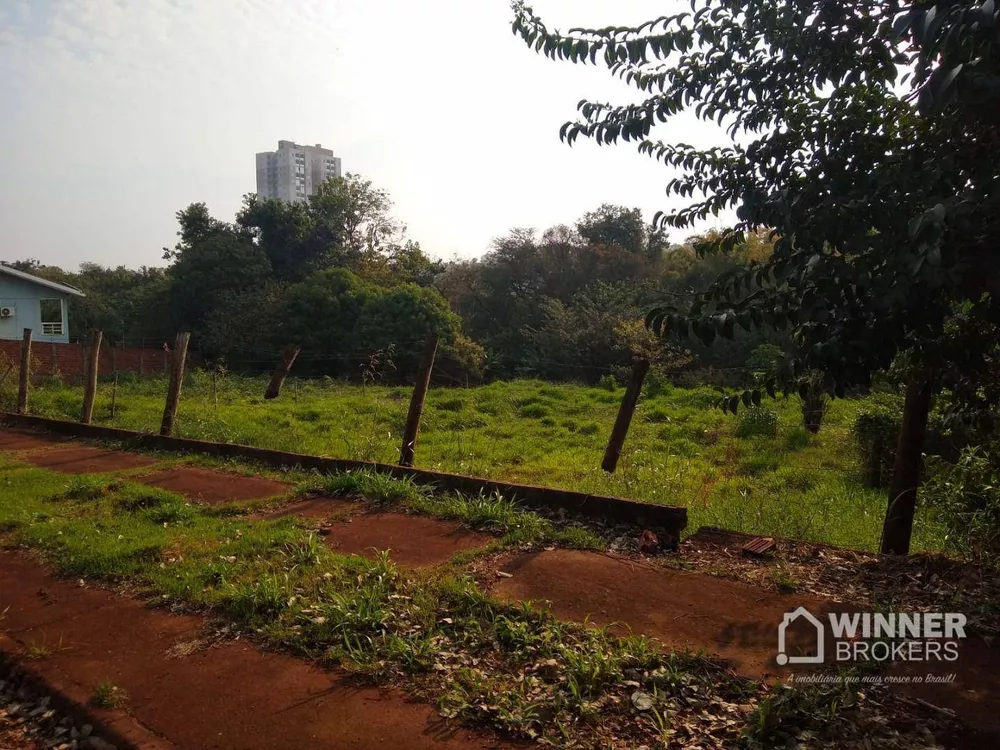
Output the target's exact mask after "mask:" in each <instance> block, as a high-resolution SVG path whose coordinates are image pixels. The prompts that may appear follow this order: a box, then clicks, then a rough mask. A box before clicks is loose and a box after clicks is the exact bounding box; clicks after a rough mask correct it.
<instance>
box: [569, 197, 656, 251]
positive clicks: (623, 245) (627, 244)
mask: <svg viewBox="0 0 1000 750" xmlns="http://www.w3.org/2000/svg"><path fill="white" fill-rule="evenodd" d="M576 231H577V232H578V233H579V234H580V236H581V237H583V239H584V240H586V241H587V243H588V244H590V245H604V246H607V247H616V248H619V249H620V250H625V251H627V252H630V253H635V254H637V255H646V256H648V257H649V258H651V259H655V258H658V257H659V255H660V253H662V252H663V250H664V249H665V248H666V246H667V242H666V236H665V235H664V233H663V232H662V231H661V230H660V229H658V228H652V229H650V228H648V227H647V226H646V223H645V222H644V221H643V220H642V211H641V210H640V209H638V208H631V209H630V208H625V207H624V206H614V205H612V204H610V203H605V204H604V205H602V206H601V207H600V208H598V209H597V210H596V211H589V212H588V213H586V214H584V215H583V218H582V219H580V221H578V222H577V224H576Z"/></svg>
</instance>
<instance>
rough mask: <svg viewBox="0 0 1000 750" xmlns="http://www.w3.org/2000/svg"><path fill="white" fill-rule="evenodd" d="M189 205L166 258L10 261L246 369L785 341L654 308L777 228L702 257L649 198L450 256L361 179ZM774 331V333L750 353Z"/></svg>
mask: <svg viewBox="0 0 1000 750" xmlns="http://www.w3.org/2000/svg"><path fill="white" fill-rule="evenodd" d="M177 219H178V222H179V225H180V229H179V231H178V235H179V238H180V239H179V242H178V243H177V245H176V246H175V247H174V248H172V249H169V248H165V249H164V259H165V260H168V261H169V265H168V266H166V267H165V268H148V267H143V268H140V269H138V270H133V269H129V268H125V267H124V266H119V267H118V268H105V267H102V266H100V265H97V264H93V263H83V264H82V265H81V266H80V270H79V272H76V273H72V272H68V271H64V270H62V269H60V268H57V267H53V266H43V265H41V264H39V263H38V262H37V261H33V260H23V261H18V262H15V263H11V264H10V265H13V266H14V267H16V268H19V269H21V270H25V271H28V272H30V273H34V274H37V275H39V276H44V277H46V278H50V279H53V280H56V281H62V282H65V283H69V284H72V285H74V286H77V287H79V288H80V289H82V290H83V291H84V292H85V293H86V294H87V296H86V297H85V298H83V299H78V300H73V301H72V303H71V308H70V336H71V338H74V339H79V338H83V337H84V336H85V335H86V332H87V331H88V330H90V329H91V328H100V329H102V330H103V331H104V333H105V337H106V340H108V341H111V342H120V341H121V342H127V343H129V344H135V343H138V342H141V341H144V342H145V343H147V344H153V345H159V343H161V342H169V341H171V340H172V338H173V335H174V334H175V332H177V331H179V330H187V331H191V332H192V333H193V334H194V335H193V345H194V346H195V347H196V348H197V349H199V350H200V351H201V353H202V354H203V356H204V357H205V359H206V361H218V362H222V363H225V364H226V366H228V367H230V368H231V369H256V368H258V367H262V366H263V365H264V364H265V362H264V361H262V360H266V359H267V357H268V356H269V354H271V353H273V352H275V351H277V350H279V349H280V348H281V347H283V346H284V345H286V344H288V343H293V342H294V343H296V344H298V345H299V346H301V347H302V350H303V357H302V359H301V361H300V362H299V363H297V365H296V371H297V372H299V373H301V374H311V375H331V376H343V375H358V374H359V370H360V369H363V368H364V367H365V366H366V365H365V363H371V362H373V361H374V362H376V363H377V364H378V366H379V367H380V368H381V370H382V371H383V372H382V374H383V375H386V376H393V375H390V373H392V374H394V376H396V377H404V378H405V377H406V376H407V375H408V374H409V373H411V372H412V370H413V368H414V367H415V366H416V362H417V360H418V355H419V351H420V348H421V345H422V342H423V340H424V339H425V338H426V336H427V334H428V333H429V332H430V331H431V330H433V331H436V332H437V333H438V335H439V338H440V340H441V354H440V367H441V370H442V372H444V373H445V374H450V375H452V376H454V377H456V378H462V379H467V378H473V379H480V378H488V379H492V378H509V377H515V376H538V377H543V378H548V379H553V380H583V381H588V382H594V381H596V380H598V379H600V378H601V377H604V376H607V375H609V374H610V375H615V376H621V375H622V374H623V373H624V372H625V371H627V368H628V367H629V366H630V363H631V362H632V361H634V360H635V359H636V358H648V359H650V360H652V361H653V362H654V366H656V367H658V368H660V369H661V370H664V371H667V372H670V373H674V374H675V375H677V376H679V377H686V378H688V379H694V380H702V381H704V380H720V381H725V382H730V383H734V382H738V381H740V380H742V379H743V378H744V375H745V373H744V371H745V370H746V369H747V368H748V367H751V366H757V365H756V364H755V360H759V359H760V354H761V351H765V352H766V351H776V349H775V347H774V345H775V344H776V345H777V346H778V347H781V346H782V345H783V344H784V342H783V341H782V337H781V335H780V334H765V333H752V334H749V333H748V334H745V335H742V336H738V337H737V338H736V340H735V341H720V342H717V343H716V344H715V345H714V346H712V347H711V348H706V347H703V346H701V345H700V344H698V343H697V342H694V341H684V342H678V341H666V342H664V341H661V340H658V339H657V338H656V337H655V336H654V335H653V334H652V333H651V332H649V331H648V330H647V329H646V328H645V327H644V325H643V320H642V319H643V316H644V314H645V312H646V310H647V309H648V308H649V307H650V306H652V305H653V304H656V303H662V302H664V300H670V299H676V300H677V304H678V306H683V305H684V304H685V302H686V301H687V300H690V299H691V298H692V297H693V295H694V294H695V293H696V292H698V291H700V290H702V289H704V288H705V287H707V286H708V284H709V283H710V282H711V281H712V280H714V279H715V278H717V277H718V276H719V274H720V273H722V272H724V271H726V270H728V269H732V268H736V267H738V266H740V265H741V264H746V263H748V262H750V261H751V260H754V259H757V260H759V259H762V258H764V257H766V256H767V255H768V254H769V253H770V251H771V246H770V243H769V242H768V240H767V237H766V235H762V236H756V237H754V236H751V237H750V240H749V241H748V242H747V244H746V245H744V246H741V247H739V248H737V249H736V250H735V251H734V252H733V253H731V254H728V255H710V256H705V257H700V256H699V255H698V254H697V253H696V252H695V251H694V249H693V247H694V244H695V243H694V241H695V239H696V238H691V239H690V240H689V241H687V242H685V243H684V244H671V243H669V242H668V240H667V237H665V236H664V235H663V234H661V233H659V232H656V231H652V230H650V228H649V225H647V224H646V223H645V222H644V221H643V219H642V214H641V212H640V211H639V209H629V208H625V207H621V206H614V205H604V206H601V207H600V208H598V209H597V210H595V211H592V212H589V213H587V214H585V215H584V216H583V217H582V218H581V219H580V220H579V221H578V222H576V224H575V225H574V226H572V227H569V226H565V225H560V226H556V227H552V228H550V229H547V230H546V231H544V232H542V233H541V235H539V234H538V233H537V232H536V231H534V230H531V229H513V230H511V231H510V232H509V233H508V234H507V235H506V236H504V237H500V238H498V239H496V240H494V242H493V243H492V246H491V248H490V250H489V251H488V252H487V253H486V254H485V255H483V256H482V257H481V258H477V259H474V260H460V259H455V260H452V261H448V262H444V261H438V260H432V259H431V258H430V257H429V256H428V255H427V254H426V253H424V252H423V250H422V249H421V247H420V245H419V244H418V243H416V242H414V241H412V240H410V239H408V238H407V236H406V230H405V227H404V226H403V225H402V224H400V223H399V222H398V221H397V220H396V219H394V218H393V216H392V202H391V200H390V198H389V196H388V195H387V193H386V192H385V191H383V190H380V189H377V188H375V187H373V186H372V184H371V182H370V181H367V180H364V179H362V178H360V177H358V176H355V175H347V176H346V177H343V178H338V179H332V180H330V181H329V182H327V183H325V184H324V185H322V186H321V187H320V190H319V192H318V194H317V195H315V196H312V197H311V198H310V199H309V201H308V202H307V203H300V204H287V203H283V202H280V201H273V200H261V199H259V198H257V196H254V195H248V196H246V197H245V198H244V204H243V207H242V209H241V210H240V211H239V213H238V214H237V215H236V217H235V220H234V221H233V222H225V221H221V220H219V219H216V218H214V217H212V216H211V215H210V214H209V213H208V210H207V208H206V206H205V204H203V203H193V204H191V205H190V206H188V207H187V208H185V209H183V210H182V211H179V212H178V213H177ZM762 344H771V345H772V346H769V347H765V348H764V349H762V350H760V351H758V352H757V355H756V356H755V357H754V356H752V353H753V351H754V350H755V349H757V348H758V347H760V346H761V345H762ZM685 373H686V374H685Z"/></svg>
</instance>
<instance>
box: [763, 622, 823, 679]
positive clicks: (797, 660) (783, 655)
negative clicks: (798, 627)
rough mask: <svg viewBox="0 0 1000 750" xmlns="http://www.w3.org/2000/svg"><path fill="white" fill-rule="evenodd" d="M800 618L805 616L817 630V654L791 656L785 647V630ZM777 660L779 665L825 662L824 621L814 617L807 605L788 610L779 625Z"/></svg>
mask: <svg viewBox="0 0 1000 750" xmlns="http://www.w3.org/2000/svg"><path fill="white" fill-rule="evenodd" d="M799 618H804V619H805V620H806V621H807V622H808V623H809V624H810V625H812V626H813V628H814V629H815V630H816V651H815V654H816V655H815V656H791V655H789V654H788V653H787V650H786V648H785V631H786V630H788V626H789V625H791V624H792V623H793V622H795V621H796V620H798V619H799ZM775 661H777V662H778V665H779V666H782V667H783V666H785V665H786V664H822V663H823V623H822V622H820V621H819V618H817V617H814V616H813V615H812V613H811V612H810V611H809V610H808V609H806V608H805V607H799V608H798V609H796V610H794V611H793V612H786V613H785V616H784V617H783V618H782V620H781V624H780V625H779V626H778V656H777V657H776V659H775Z"/></svg>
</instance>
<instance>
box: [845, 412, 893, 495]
mask: <svg viewBox="0 0 1000 750" xmlns="http://www.w3.org/2000/svg"><path fill="white" fill-rule="evenodd" d="M902 411H903V401H902V399H901V398H900V397H899V396H897V395H895V394H887V393H875V394H872V396H871V397H870V398H869V399H868V400H867V401H866V402H865V404H864V406H863V407H862V408H861V409H859V410H858V414H857V417H856V418H855V421H854V426H853V427H852V429H851V436H852V438H853V439H854V442H855V444H856V445H857V447H858V450H859V452H860V455H861V460H862V465H863V471H864V477H865V481H866V482H867V483H868V485H869V486H871V487H887V486H888V485H889V481H890V480H891V479H892V466H893V463H894V462H895V460H896V441H897V440H898V438H899V425H900V420H901V418H902V417H901V415H902Z"/></svg>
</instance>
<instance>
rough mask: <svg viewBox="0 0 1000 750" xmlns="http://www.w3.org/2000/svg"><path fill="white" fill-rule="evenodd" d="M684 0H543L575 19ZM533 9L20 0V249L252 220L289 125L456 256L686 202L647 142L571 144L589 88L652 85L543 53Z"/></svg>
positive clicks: (9, 218)
mask: <svg viewBox="0 0 1000 750" xmlns="http://www.w3.org/2000/svg"><path fill="white" fill-rule="evenodd" d="M673 5H677V3H674V2H670V1H669V0H667V1H666V2H665V1H664V0H618V1H617V2H614V3H612V2H608V1H607V0H535V2H534V7H535V9H536V10H537V11H538V12H539V13H540V14H542V15H543V17H544V18H545V19H546V21H547V22H548V23H549V25H550V26H556V27H560V28H568V27H570V26H574V25H578V24H580V25H602V26H603V25H608V24H627V23H634V22H642V21H645V20H649V19H651V18H654V17H656V16H659V15H661V14H664V13H668V12H671V10H672V6H673ZM681 5H686V3H681ZM511 18H512V15H511V11H510V7H509V3H508V2H507V0H421V1H420V2H415V1H414V0H0V101H2V102H3V105H2V107H0V112H2V115H0V138H2V142H3V148H4V153H5V159H4V161H5V164H4V167H3V169H2V170H0V259H4V260H13V259H17V258H25V257H34V258H37V259H39V260H41V261H43V262H45V263H52V264H58V265H62V266H64V267H66V268H75V267H76V265H77V264H78V263H80V262H81V261H93V262H98V263H102V264H105V265H119V264H124V265H127V266H139V265H144V264H145V265H159V264H162V262H163V261H162V260H161V259H160V256H161V248H162V247H163V246H164V245H173V244H174V242H175V240H176V237H175V232H176V221H175V219H174V213H175V212H176V211H177V210H178V209H180V208H183V207H184V206H186V205H188V204H189V203H192V202H194V201H204V202H205V203H207V204H208V206H209V209H210V210H211V211H212V213H213V214H214V215H215V216H217V217H219V218H223V219H226V220H231V219H232V217H233V215H234V213H235V212H236V210H237V209H238V207H239V205H240V200H241V197H242V196H243V194H244V193H248V192H253V191H254V189H255V172H254V154H255V153H256V152H258V151H266V150H273V149H275V148H277V141H278V140H279V139H288V140H294V141H297V142H299V143H308V144H314V143H322V144H323V145H324V146H326V147H328V148H332V149H333V150H334V153H335V154H336V155H337V156H340V157H341V158H342V159H343V164H344V170H345V171H348V172H355V173H359V174H361V175H364V176H365V177H367V178H369V179H371V180H373V181H374V183H375V184H376V185H377V186H379V187H383V188H385V189H387V190H388V191H389V193H390V194H391V196H392V198H393V199H394V201H395V203H396V209H395V213H396V215H397V216H398V217H399V218H400V219H401V220H402V221H403V222H405V223H406V224H407V225H408V227H409V234H410V236H411V237H412V238H414V239H416V240H418V241H420V243H421V245H422V246H423V247H424V248H425V250H427V251H428V252H430V253H432V254H433V255H435V256H439V257H451V256H453V255H456V254H457V255H460V256H465V257H468V256H475V255H480V254H482V253H483V252H484V251H485V250H486V249H487V247H488V245H489V242H490V240H491V238H493V237H496V236H498V235H501V234H503V233H505V232H506V231H507V230H508V229H509V228H511V227H515V226H533V227H537V228H539V229H541V228H545V227H547V226H550V225H553V224H557V223H562V222H564V223H571V222H573V221H574V220H575V219H576V218H577V217H579V216H580V215H581V214H582V213H583V212H585V211H587V210H590V209H592V208H595V207H597V206H598V205H600V204H601V203H604V202H612V203H620V204H625V205H629V206H640V207H641V208H642V209H643V210H644V211H645V212H646V215H647V218H649V217H651V216H652V214H653V212H655V211H656V210H658V209H661V208H665V207H667V206H668V203H667V201H666V199H665V198H664V192H663V190H664V186H665V185H666V183H667V181H668V180H669V178H670V176H671V175H670V172H669V170H667V169H666V168H664V167H662V166H660V165H657V164H656V163H655V162H653V161H651V160H649V159H648V158H646V157H643V156H640V155H639V154H637V153H636V152H635V151H634V148H633V147H632V146H630V145H625V146H619V147H616V148H598V147H596V146H594V145H592V144H590V143H584V142H582V141H578V142H577V145H576V146H574V147H573V148H572V149H571V148H569V147H567V146H565V145H562V144H560V142H559V137H558V131H559V127H560V126H561V125H562V123H563V122H565V121H566V120H567V119H572V118H573V116H574V108H575V106H576V103H577V102H578V101H579V100H580V99H582V98H585V97H586V98H591V99H598V100H612V101H623V100H628V99H630V98H633V97H634V96H635V93H634V92H633V91H631V90H630V89H628V88H627V87H625V86H624V84H621V83H619V82H617V81H615V80H614V79H612V78H611V77H610V75H609V74H608V72H607V71H606V69H604V68H593V67H586V68H585V67H581V66H573V65H570V64H569V63H556V62H552V61H549V60H547V59H545V58H544V57H542V56H540V55H536V54H535V53H534V52H532V51H530V50H528V49H527V48H526V47H525V46H524V44H523V43H522V42H521V41H520V39H519V38H517V37H515V36H513V35H512V34H511V30H510V21H511ZM659 135H660V136H661V137H663V138H665V139H667V140H672V141H683V142H688V143H698V144H705V143H708V142H716V141H718V140H719V138H720V136H719V134H718V131H714V130H713V128H712V127H711V126H705V125H704V124H702V123H695V122H694V121H692V120H690V119H685V120H681V121H678V122H675V123H672V124H670V125H668V126H667V127H663V128H660V129H659ZM672 239H674V240H681V239H683V237H681V236H679V235H675V236H672Z"/></svg>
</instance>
